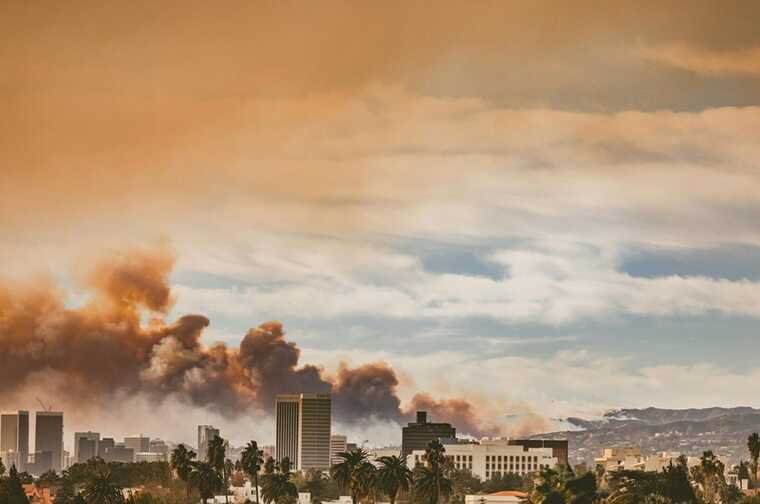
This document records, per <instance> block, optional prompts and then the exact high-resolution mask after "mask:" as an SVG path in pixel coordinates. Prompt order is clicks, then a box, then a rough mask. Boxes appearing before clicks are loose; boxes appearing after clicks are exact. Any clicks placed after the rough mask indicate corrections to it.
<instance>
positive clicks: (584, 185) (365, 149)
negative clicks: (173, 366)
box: [0, 0, 760, 444]
mask: <svg viewBox="0 0 760 504" xmlns="http://www.w3.org/2000/svg"><path fill="white" fill-rule="evenodd" d="M759 16H760V6H758V4H757V3H756V2H752V1H743V2H742V1H735V2H731V1H727V2H720V3H716V2H712V1H704V2H703V1H679V2H676V1H656V2H654V1H644V2H641V1H635V2H634V1H624V0H621V1H615V2H587V1H578V2H547V1H530V2H528V1H509V2H488V1H482V2H451V1H446V2H440V3H436V4H431V3H429V2H383V3H382V4H381V3H370V2H366V3H365V2H348V1H347V2H339V1H326V2H291V1H283V2H267V1H263V2H234V1H230V2H214V3H209V2H170V1H159V2H156V1H151V2H143V1H139V0H138V1H133V2H105V3H104V2H88V1H72V2H65V3H50V2H6V3H5V4H4V5H3V6H2V7H0V110H1V111H2V117H3V120H2V121H0V170H1V172H0V277H4V278H6V279H13V280H14V281H15V280H18V279H29V278H36V276H37V275H40V274H45V275H51V276H52V277H53V278H55V281H56V282H58V283H59V284H60V285H61V286H62V289H63V290H64V291H65V292H66V299H67V301H66V303H68V306H71V307H75V306H78V305H81V304H83V303H86V302H87V299H88V295H89V294H88V292H87V290H86V289H82V288H81V284H80V283H79V282H78V273H77V272H80V271H83V270H86V269H88V268H90V267H91V266H92V264H95V263H96V262H97V261H98V260H99V259H102V258H103V257H109V256H110V255H113V254H118V253H120V252H121V251H123V250H126V249H131V248H133V247H140V248H145V249H151V248H161V249H162V250H163V249H168V250H171V253H172V256H173V258H174V264H173V268H172V269H171V277H170V281H171V288H172V295H173V300H174V302H173V305H172V306H171V308H170V310H169V312H168V313H166V314H165V317H166V319H167V320H169V321H171V320H175V319H178V318H179V317H180V316H182V315H184V314H188V313H202V314H204V315H206V316H207V317H208V318H209V320H210V324H209V326H208V328H207V329H206V330H205V331H204V332H203V335H202V338H203V342H204V343H205V344H207V345H211V344H213V343H214V342H218V341H219V342H224V343H226V344H228V345H231V346H235V345H237V344H238V343H239V342H240V340H241V339H242V338H243V337H244V336H245V334H246V332H247V331H248V330H249V328H252V327H256V326H258V325H259V324H261V323H263V322H265V321H269V320H279V321H281V322H282V324H283V326H284V328H285V331H286V333H287V337H288V338H290V339H291V340H293V341H295V342H297V344H298V346H299V347H300V348H301V351H302V352H301V361H300V362H302V363H313V364H316V365H320V366H322V367H323V368H324V370H325V372H326V373H336V372H337V370H338V369H339V367H340V365H341V362H344V363H347V364H348V365H351V366H359V365H361V364H364V363H370V362H377V361H382V362H385V363H387V364H388V365H389V366H391V367H392V368H393V369H394V370H395V372H396V373H397V375H398V376H399V387H398V393H399V396H400V397H401V399H402V400H403V401H406V400H408V399H410V398H411V397H412V396H413V395H414V394H415V393H416V392H417V391H420V390H424V391H427V392H429V393H431V394H435V395H436V396H437V397H442V398H447V397H468V398H471V400H472V401H475V402H476V403H477V404H478V405H482V406H483V409H482V411H486V410H487V411H488V413H487V414H488V415H490V416H491V418H492V420H493V421H494V422H496V423H499V424H503V425H506V426H509V425H510V424H512V423H515V422H517V423H519V422H521V419H522V418H523V417H525V416H526V415H528V416H531V418H532V416H539V417H541V418H543V419H544V422H543V423H541V424H540V425H541V427H540V428H546V429H554V428H561V426H562V423H561V422H559V421H558V420H556V419H560V418H565V417H567V416H582V417H594V416H598V415H601V414H602V413H604V412H605V411H606V410H608V409H612V408H620V407H647V406H659V407H673V408H685V407H706V406H717V405H720V406H735V405H749V406H756V407H760V399H757V398H755V397H754V396H753V395H752V394H750V393H748V390H749V387H750V384H752V383H754V382H755V381H756V380H757V379H758V378H760V366H758V359H757V356H758V351H757V348H758V347H757V329H758V326H759V324H758V322H760V321H759V320H758V319H760V143H758V141H757V139H758V138H760V32H759V31H758V30H757V24H756V20H757V19H758V17H759ZM0 315H2V312H1V311H0ZM1 323H2V317H1V316H0V331H1V330H2V327H3V326H2V324H1ZM42 392H43V393H44V391H42ZM26 400H27V401H28V400H29V397H27V398H26ZM5 401H6V402H7V400H5ZM130 401H133V402H134V404H132V403H130ZM49 402H55V398H50V399H49ZM138 403H139V404H138ZM125 404H130V408H131V411H133V412H138V413H134V414H133V415H132V416H130V417H129V418H128V419H125V417H124V415H123V414H121V410H120V409H116V410H115V411H112V412H111V413H110V414H109V415H107V416H105V415H104V416H102V417H101V419H100V422H101V423H105V424H107V425H106V426H104V427H101V430H104V431H105V430H109V429H110V430H111V431H114V432H120V433H122V434H128V433H129V432H130V431H131V430H133V429H138V428H139V429H140V430H144V431H151V432H157V433H158V434H160V435H162V436H164V437H169V438H171V439H176V440H188V441H189V440H192V439H193V436H194V432H193V428H188V427H187V426H185V425H184V423H186V422H187V421H188V419H191V421H192V422H195V423H205V422H215V423H217V424H220V425H222V426H223V427H224V428H226V429H227V432H229V433H230V436H231V437H232V438H233V441H236V442H244V441H245V440H246V438H245V436H247V435H248V433H249V431H250V430H251V429H254V430H256V431H257V432H258V433H259V434H256V435H258V436H260V437H261V438H263V439H268V438H269V437H272V429H273V425H270V424H271V422H269V421H268V420H262V421H261V422H259V423H258V424H257V425H255V426H253V427H251V425H249V424H247V423H245V422H243V421H242V420H240V419H229V418H227V417H223V416H220V414H219V412H217V411H213V409H211V410H210V409H208V408H205V409H204V408H200V407H195V406H193V407H190V406H187V405H182V404H175V405H173V406H172V407H171V408H170V407H168V406H167V407H166V408H165V409H166V411H167V413H166V414H165V415H163V416H162V417H161V418H160V419H159V418H156V416H155V415H154V414H153V413H154V412H155V410H156V409H158V408H161V406H159V405H156V404H155V403H151V402H150V401H148V400H147V399H145V398H142V397H138V398H130V399H128V400H125ZM2 406H3V407H9V406H12V405H10V404H6V403H3V404H2ZM26 407H29V408H32V409H34V407H35V405H34V404H33V402H32V403H31V404H26ZM478 407H479V408H480V406H478ZM478 411H481V410H480V409H479V410H478ZM483 414H484V415H485V414H486V413H483ZM71 419H72V420H71V422H70V424H67V428H71V429H75V428H89V427H90V425H91V424H92V419H91V418H89V417H85V416H76V413H74V414H72V416H71ZM183 422H184V423H183ZM69 425H70V427H69ZM536 428H539V427H536ZM345 429H346V430H347V431H349V434H351V435H353V436H354V437H357V439H358V438H359V437H361V436H365V435H366V436H368V437H370V438H371V440H372V442H373V443H376V444H384V443H393V442H397V441H398V440H397V438H398V437H399V432H398V430H397V428H396V426H395V425H392V424H391V425H387V424H377V425H373V426H372V427H371V429H369V430H368V431H362V432H357V431H355V430H354V431H351V428H349V427H346V428H345ZM507 430H508V428H507ZM366 432H369V434H366ZM364 438H366V437H364ZM359 440H360V441H361V439H359Z"/></svg>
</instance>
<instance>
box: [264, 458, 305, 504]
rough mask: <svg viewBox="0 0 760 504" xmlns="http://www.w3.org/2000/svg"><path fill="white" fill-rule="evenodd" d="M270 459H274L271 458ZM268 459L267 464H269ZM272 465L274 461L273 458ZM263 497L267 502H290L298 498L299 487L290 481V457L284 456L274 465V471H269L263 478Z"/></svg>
mask: <svg viewBox="0 0 760 504" xmlns="http://www.w3.org/2000/svg"><path fill="white" fill-rule="evenodd" d="M269 460H272V459H271V458H270V459H269ZM269 460H267V465H269ZM271 465H272V466H274V461H273V460H272V464H271ZM261 497H262V498H263V499H264V502H266V504H271V503H272V502H274V503H275V504H288V503H292V502H293V501H295V499H297V498H298V488H296V485H295V484H294V483H293V482H292V481H290V459H288V457H285V458H283V459H282V460H281V461H280V463H279V464H278V465H277V466H276V467H274V470H273V471H272V472H267V474H265V475H264V477H263V478H262V485H261Z"/></svg>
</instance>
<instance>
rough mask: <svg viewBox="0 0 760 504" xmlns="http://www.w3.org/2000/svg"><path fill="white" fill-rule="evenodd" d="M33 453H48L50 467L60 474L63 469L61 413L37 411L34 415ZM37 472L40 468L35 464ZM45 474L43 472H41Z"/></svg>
mask: <svg viewBox="0 0 760 504" xmlns="http://www.w3.org/2000/svg"><path fill="white" fill-rule="evenodd" d="M34 417H35V423H36V427H35V429H34V431H35V432H34V451H35V453H36V454H38V453H44V452H50V457H51V458H50V460H51V462H50V467H48V468H47V469H52V470H53V471H55V472H61V469H62V467H63V412H61V411H38V412H36V413H35V416H34ZM37 467H38V470H39V469H41V466H40V465H39V464H37ZM42 472H45V471H42Z"/></svg>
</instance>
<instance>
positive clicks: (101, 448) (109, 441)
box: [98, 437, 116, 460]
mask: <svg viewBox="0 0 760 504" xmlns="http://www.w3.org/2000/svg"><path fill="white" fill-rule="evenodd" d="M115 446H116V441H114V439H113V438H112V437H104V438H103V439H101V440H100V442H99V443H98V457H100V458H102V459H103V460H108V452H109V450H113V448H114V447H115Z"/></svg>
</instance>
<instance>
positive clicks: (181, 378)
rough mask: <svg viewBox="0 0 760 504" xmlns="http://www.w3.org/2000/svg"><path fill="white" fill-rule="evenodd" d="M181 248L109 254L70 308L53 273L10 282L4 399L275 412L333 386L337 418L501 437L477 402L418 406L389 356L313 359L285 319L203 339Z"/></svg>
mask: <svg viewBox="0 0 760 504" xmlns="http://www.w3.org/2000/svg"><path fill="white" fill-rule="evenodd" d="M173 263H174V257H173V255H172V254H171V252H170V251H168V250H166V249H163V248H159V249H155V250H133V251H130V252H126V253H119V254H116V255H114V256H113V257H110V258H108V259H106V260H103V261H101V262H99V263H98V264H97V265H95V266H94V267H93V268H92V269H91V271H90V272H89V273H88V274H86V275H83V276H82V287H83V289H84V290H85V291H86V293H87V294H88V295H89V298H88V299H87V300H86V301H85V302H84V303H83V305H82V306H80V307H69V306H68V305H67V302H66V297H65V293H64V291H63V290H62V289H61V288H59V287H58V286H57V285H56V284H55V283H54V282H53V281H52V280H50V279H45V280H41V279H36V280H35V281H34V282H31V283H26V284H19V283H18V282H10V281H6V282H3V283H2V285H0V344H1V345H2V347H3V349H4V351H3V352H0V395H1V396H2V397H13V396H14V394H15V393H17V392H18V391H19V390H22V389H23V390H31V391H35V390H36V388H35V384H38V383H39V384H43V383H44V384H45V385H44V386H45V387H46V388H47V390H46V391H45V393H46V394H49V393H50V388H49V387H50V386H51V385H52V386H53V387H54V390H55V394H56V396H57V397H58V398H59V400H61V401H66V402H67V403H71V404H76V405H81V406H79V407H81V408H83V409H87V408H88V407H90V408H93V409H95V410H96V409H97V408H98V407H103V404H105V403H107V402H108V401H109V400H110V399H111V398H114V397H116V396H119V397H130V396H144V397H146V398H148V399H149V400H151V401H155V402H156V403H160V402H161V401H163V400H165V399H167V398H169V397H171V398H172V399H176V400H179V401H180V402H181V403H184V404H187V405H191V406H195V407H201V408H208V409H210V410H213V411H218V412H221V413H222V414H223V415H225V416H226V417H228V418H237V417H240V416H243V415H247V414H251V413H253V414H263V415H269V414H271V412H272V409H273V406H274V398H275V396H276V395H277V394H280V393H288V392H324V391H328V390H332V393H333V403H334V415H335V418H336V420H337V421H339V422H342V423H344V424H347V425H352V424H362V423H369V422H373V421H386V422H387V421H392V422H398V423H402V422H405V421H407V420H408V419H410V418H411V417H412V416H413V413H414V411H415V410H417V409H426V410H428V411H429V412H430V414H431V416H432V417H434V418H437V419H439V420H441V421H450V422H451V423H453V424H455V425H456V426H457V428H458V430H459V431H460V432H462V433H465V434H471V435H474V436H483V435H495V434H499V432H500V429H499V428H498V426H494V425H488V424H487V423H486V422H484V421H483V418H482V417H478V416H476V414H475V406H474V405H473V404H471V403H470V402H468V401H467V400H465V399H461V398H448V399H436V398H434V397H432V396H430V395H428V394H424V393H420V394H417V395H415V396H414V397H413V398H412V399H411V400H410V401H408V402H407V403H406V404H402V401H401V399H400V397H399V394H398V390H397V389H398V386H399V379H398V377H397V374H396V372H395V371H394V369H393V368H392V367H391V366H390V365H389V364H387V363H384V362H376V363H370V364H364V365H361V366H358V367H350V366H348V365H347V364H345V363H344V364H342V365H341V366H340V368H339V369H338V370H337V372H336V373H335V374H334V375H330V374H329V373H327V372H326V371H325V370H324V369H323V368H322V367H320V366H318V365H314V364H302V363H300V362H299V360H300V353H301V351H300V349H299V347H298V346H297V344H296V343H295V342H293V341H289V340H288V339H286V334H285V331H284V328H283V324H282V323H280V322H276V321H270V322H264V323H262V324H260V325H258V326H257V327H255V328H252V329H250V330H249V331H248V332H247V334H245V336H244V337H243V339H242V340H241V342H240V344H239V346H238V347H231V346H227V345H225V344H222V343H217V344H213V345H210V346H207V345H205V344H204V343H203V342H202V341H201V340H202V336H203V332H204V329H205V328H206V327H207V326H208V325H209V323H210V321H209V319H208V318H207V317H205V316H203V315H200V314H188V315H184V316H182V317H180V318H179V319H178V320H176V321H173V322H170V321H167V320H166V319H165V318H166V314H167V312H168V310H169V309H170V308H171V306H172V303H173V297H172V293H171V288H170V285H169V283H168V279H169V274H170V272H171V269H172V266H173Z"/></svg>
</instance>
